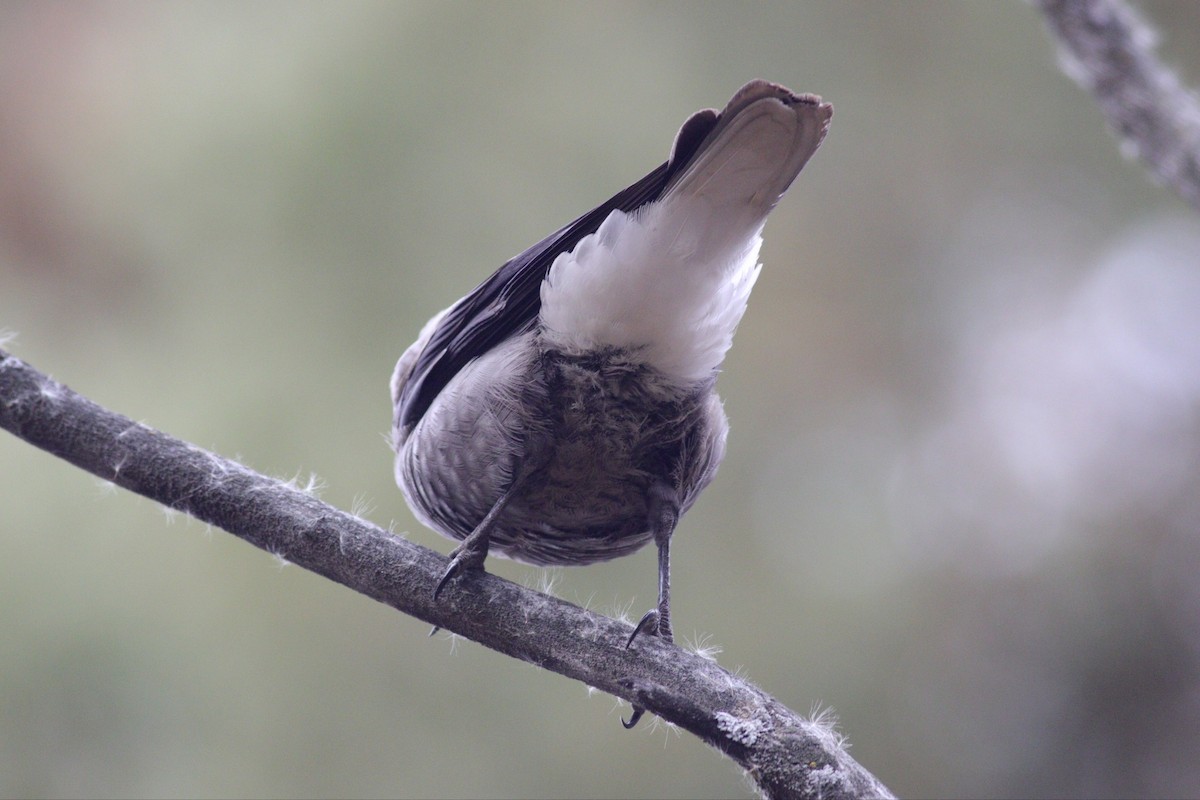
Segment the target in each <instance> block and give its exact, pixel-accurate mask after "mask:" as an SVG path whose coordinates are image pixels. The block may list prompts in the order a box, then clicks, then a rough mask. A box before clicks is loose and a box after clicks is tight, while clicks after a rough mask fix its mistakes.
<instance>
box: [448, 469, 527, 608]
mask: <svg viewBox="0 0 1200 800" xmlns="http://www.w3.org/2000/svg"><path fill="white" fill-rule="evenodd" d="M519 488H520V486H519V483H518V482H517V481H513V483H512V484H511V485H510V486H509V487H508V489H506V490H505V491H504V494H502V495H500V499H499V500H497V501H496V503H495V505H493V506H492V508H491V510H490V511H488V513H487V515H486V516H485V517H484V518H483V521H482V522H480V523H479V524H478V525H476V526H475V530H473V531H471V533H470V534H469V535H468V536H467V538H465V539H463V540H462V543H461V544H460V545H459V546H458V547H456V548H454V550H452V551H451V553H450V566H448V567H446V571H445V572H443V573H442V579H441V580H440V581H438V584H437V586H436V587H435V588H434V590H433V599H434V600H437V599H438V595H440V594H441V593H442V589H444V588H446V584H447V583H449V582H450V579H451V578H453V577H454V576H455V575H458V574H460V573H461V572H462V571H463V570H465V569H483V561H484V559H486V558H487V554H488V546H489V545H490V544H491V537H492V528H494V527H495V525H496V519H497V518H499V516H500V514H501V513H502V512H503V511H504V508H505V506H507V505H508V503H509V501H510V500H512V498H513V495H514V494H516V492H517V490H518V489H519Z"/></svg>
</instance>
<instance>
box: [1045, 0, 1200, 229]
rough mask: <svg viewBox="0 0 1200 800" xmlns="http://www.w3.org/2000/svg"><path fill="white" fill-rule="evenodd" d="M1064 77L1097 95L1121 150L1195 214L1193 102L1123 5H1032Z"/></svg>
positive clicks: (1087, 0)
mask: <svg viewBox="0 0 1200 800" xmlns="http://www.w3.org/2000/svg"><path fill="white" fill-rule="evenodd" d="M1034 2H1035V3H1036V5H1037V6H1038V7H1039V8H1040V9H1041V10H1042V13H1043V14H1044V15H1045V16H1046V21H1047V23H1048V24H1049V27H1050V30H1051V32H1052V33H1053V34H1054V36H1055V38H1057V39H1058V42H1059V49H1060V61H1061V63H1062V68H1063V71H1064V72H1066V73H1067V75H1069V76H1070V77H1071V78H1073V79H1074V80H1075V81H1076V82H1077V83H1079V85H1080V86H1082V87H1083V88H1085V89H1087V90H1089V91H1090V92H1091V93H1092V94H1093V95H1095V97H1096V102H1097V103H1099V104H1100V109H1101V111H1103V113H1104V116H1105V117H1106V118H1107V119H1108V124H1109V125H1111V126H1112V127H1113V129H1114V130H1116V132H1117V134H1118V135H1119V136H1120V137H1121V141H1122V150H1123V151H1125V152H1126V153H1128V154H1129V155H1132V156H1136V157H1138V158H1140V159H1141V160H1142V162H1143V163H1145V165H1146V166H1147V167H1148V168H1149V169H1150V171H1151V173H1152V174H1153V175H1154V176H1155V177H1156V178H1157V179H1158V180H1160V181H1162V182H1163V183H1165V184H1167V185H1168V186H1170V187H1171V188H1173V189H1174V190H1175V191H1176V192H1178V193H1179V194H1180V196H1181V197H1183V199H1184V200H1186V201H1187V202H1189V203H1191V204H1192V205H1193V206H1195V207H1196V208H1197V209H1200V102H1198V101H1197V98H1196V95H1195V94H1194V93H1193V92H1191V91H1189V90H1188V89H1187V88H1186V87H1185V86H1184V85H1183V84H1182V83H1181V82H1180V81H1179V79H1178V78H1177V77H1176V76H1175V74H1174V73H1173V72H1172V71H1171V70H1170V69H1168V68H1167V67H1166V66H1164V65H1163V64H1162V62H1161V61H1159V60H1158V58H1157V57H1156V56H1155V54H1154V46H1155V38H1156V37H1155V33H1154V31H1153V30H1152V29H1151V28H1150V26H1149V25H1148V24H1147V23H1146V22H1145V21H1144V20H1142V18H1141V17H1140V16H1139V15H1138V14H1137V13H1136V12H1135V11H1134V9H1133V8H1131V7H1130V6H1129V5H1128V4H1127V3H1125V2H1124V0H1034Z"/></svg>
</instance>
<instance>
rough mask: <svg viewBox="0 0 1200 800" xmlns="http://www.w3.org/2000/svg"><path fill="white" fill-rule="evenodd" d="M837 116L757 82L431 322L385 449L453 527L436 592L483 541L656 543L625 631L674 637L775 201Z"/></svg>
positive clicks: (403, 372) (466, 568) (576, 547)
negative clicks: (690, 514)
mask: <svg viewBox="0 0 1200 800" xmlns="http://www.w3.org/2000/svg"><path fill="white" fill-rule="evenodd" d="M832 116H833V107H832V106H831V105H830V104H829V103H826V102H824V101H823V100H822V99H821V97H819V96H817V95H813V94H797V93H794V92H792V91H791V90H789V89H787V88H785V87H783V86H781V85H779V84H775V83H770V82H768V81H765V80H753V81H751V82H749V83H747V84H746V85H744V86H743V87H742V88H741V89H739V90H738V91H737V92H736V93H735V94H734V95H733V97H732V98H731V99H730V100H729V102H728V103H727V104H726V105H725V107H724V108H723V109H721V110H719V111H718V110H715V109H711V108H710V109H703V110H701V111H697V112H696V113H694V114H692V115H691V116H690V117H689V118H688V119H687V120H686V121H685V122H684V123H683V125H682V127H681V128H680V129H679V131H678V133H677V134H676V136H675V139H674V142H673V144H672V146H671V150H670V154H669V157H668V159H667V160H666V161H665V162H664V163H662V164H661V165H659V166H658V167H657V168H655V169H654V170H652V171H651V172H650V173H648V174H647V175H646V176H645V177H643V178H642V179H641V180H639V181H637V182H636V183H633V184H632V185H630V186H628V187H627V188H625V189H623V190H621V191H620V192H618V193H617V194H616V195H614V196H613V197H611V198H610V199H609V200H607V201H605V202H604V203H602V204H600V205H599V206H597V207H596V208H594V209H592V210H591V211H588V212H587V213H585V214H583V215H581V216H579V217H578V218H576V219H575V220H573V221H572V222H569V223H568V224H566V225H565V226H563V227H562V228H560V229H558V230H557V231H555V232H554V233H552V234H550V235H549V236H547V237H546V238H545V239H543V240H542V241H540V242H538V243H537V244H535V245H533V246H532V247H530V248H528V249H527V250H525V251H524V252H522V253H520V254H519V255H517V256H515V257H514V258H512V259H510V260H509V261H507V262H506V263H504V264H503V265H502V266H501V267H500V268H499V269H497V270H496V271H495V272H494V273H493V274H492V275H491V276H490V277H488V278H486V279H485V280H484V281H483V282H482V283H480V284H479V285H478V286H476V287H475V288H474V289H473V290H472V291H471V292H470V293H468V294H467V295H466V296H464V297H463V298H462V299H460V300H458V301H457V302H455V303H454V304H452V305H451V306H449V307H448V308H446V309H445V310H443V311H441V312H439V313H438V314H435V315H434V316H433V317H432V318H431V319H430V320H429V321H428V322H427V323H426V324H425V325H424V327H423V328H422V329H421V331H420V334H419V336H418V337H417V340H416V341H415V342H414V343H413V344H412V345H411V346H409V347H408V349H407V350H405V351H404V353H403V355H401V356H400V358H399V360H398V361H397V363H396V367H395V370H394V372H393V374H392V379H391V384H390V388H391V398H392V405H393V420H392V434H391V444H392V448H393V450H394V451H395V477H396V482H397V483H398V484H399V487H400V489H401V490H402V492H403V494H404V497H405V499H406V500H407V502H408V505H409V507H410V509H411V510H412V512H413V514H414V515H415V516H416V517H417V519H419V520H420V521H421V522H422V523H424V524H425V525H427V526H428V527H430V528H432V529H433V530H435V531H437V532H438V533H440V534H442V535H444V536H447V537H449V538H451V539H455V540H458V541H459V544H458V546H457V547H456V548H455V549H454V550H453V552H452V553H451V556H450V563H449V566H448V567H447V568H446V570H445V572H444V574H443V575H442V577H441V580H440V581H439V582H438V584H437V586H436V588H435V590H434V598H435V600H436V599H437V598H438V597H439V596H440V595H441V594H442V592H443V591H444V590H445V589H446V587H447V586H448V585H450V584H451V583H452V582H453V581H455V580H456V579H459V578H460V577H461V576H463V575H465V574H467V573H469V572H471V571H474V570H481V569H482V568H483V564H484V560H485V558H486V557H487V555H488V553H489V552H494V553H499V554H501V555H504V556H506V557H509V558H512V559H515V560H518V561H522V562H526V563H530V564H535V565H541V566H551V565H584V564H591V563H595V562H600V561H607V560H609V559H613V558H617V557H620V556H624V555H628V554H630V553H633V552H635V551H637V550H639V549H641V548H642V547H643V546H645V545H647V544H649V543H650V542H654V544H655V545H656V547H657V550H658V602H657V604H656V606H655V607H654V608H652V609H650V610H649V611H647V612H646V614H645V615H644V616H643V617H642V618H641V619H640V621H639V622H638V624H637V625H636V626H635V627H634V629H633V631H632V633H631V634H630V636H629V638H628V640H627V641H626V643H625V646H626V648H627V649H628V648H629V647H631V646H632V645H633V643H634V641H635V640H636V638H637V637H638V636H639V635H652V636H658V637H661V638H662V639H664V640H666V641H673V633H672V626H671V609H670V545H671V540H672V536H673V534H674V532H675V529H676V526H677V524H678V522H679V519H680V517H681V516H682V515H683V513H684V512H686V511H687V510H688V509H689V508H690V507H691V506H692V504H693V503H694V502H695V501H696V499H697V497H698V496H699V495H700V493H701V491H703V490H704V488H705V487H706V486H708V485H709V484H710V483H711V482H712V480H713V478H714V477H715V475H716V472H717V467H718V466H719V465H720V463H721V460H722V458H723V457H724V455H725V447H726V437H727V434H728V430H729V424H728V420H727V418H726V415H725V411H724V409H723V406H722V402H721V400H720V398H719V396H718V395H717V392H716V388H715V385H716V379H717V373H718V371H719V368H720V366H721V363H722V361H723V360H724V358H725V354H726V352H727V351H728V350H729V348H730V346H731V344H732V341H733V335H734V331H735V329H736V328H737V325H738V323H739V321H740V320H741V318H742V315H743V313H744V312H745V310H746V306H747V302H748V300H749V295H750V290H751V289H752V288H753V286H754V283H755V280H756V279H757V278H758V275H759V271H760V269H761V264H760V263H759V249H760V246H761V244H762V231H763V227H764V224H765V222H766V219H767V215H768V214H769V213H770V212H771V210H772V209H774V208H775V206H776V204H777V203H778V201H779V199H780V197H782V195H783V193H784V192H785V191H786V190H787V189H788V187H789V186H790V185H791V184H792V182H793V180H794V179H795V178H796V176H797V175H798V174H799V173H800V170H801V169H802V168H803V167H804V165H805V164H806V163H807V162H808V160H809V158H810V157H811V156H812V155H813V154H814V153H815V152H816V150H817V148H818V147H819V146H820V144H821V142H822V140H823V139H824V137H825V134H826V131H827V130H828V127H829V123H830V120H831V118H832ZM642 713H643V710H642V709H640V708H638V707H637V706H635V707H634V715H633V717H632V718H631V719H630V720H629V721H628V722H625V723H624V724H625V725H626V727H633V725H634V724H636V722H637V720H638V718H640V716H641V715H642Z"/></svg>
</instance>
